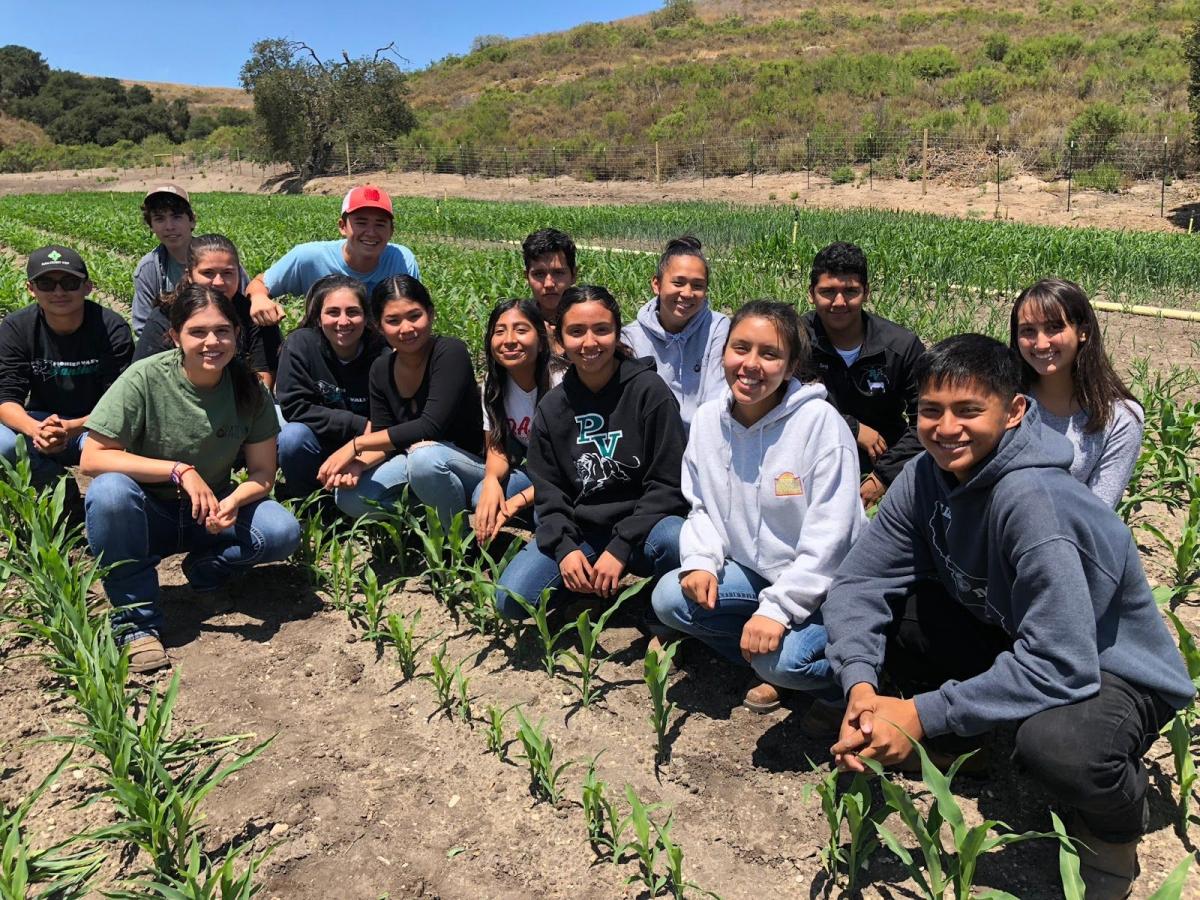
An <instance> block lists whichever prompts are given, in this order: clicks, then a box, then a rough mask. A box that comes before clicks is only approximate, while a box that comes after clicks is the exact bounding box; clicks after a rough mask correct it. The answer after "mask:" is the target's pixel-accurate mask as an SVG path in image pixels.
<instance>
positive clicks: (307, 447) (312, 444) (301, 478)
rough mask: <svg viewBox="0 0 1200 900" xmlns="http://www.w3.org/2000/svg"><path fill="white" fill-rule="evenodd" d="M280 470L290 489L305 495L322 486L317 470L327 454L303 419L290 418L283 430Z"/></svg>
mask: <svg viewBox="0 0 1200 900" xmlns="http://www.w3.org/2000/svg"><path fill="white" fill-rule="evenodd" d="M278 441H279V443H278V446H279V470H280V471H281V472H283V477H284V479H285V480H286V482H287V493H288V495H289V496H292V497H305V496H307V495H309V494H311V493H312V492H313V491H315V490H316V489H317V488H319V487H320V486H321V485H320V483H319V482H318V481H317V470H318V469H320V468H321V463H323V462H324V461H325V457H326V456H327V455H328V454H326V452H325V450H324V448H323V447H322V446H321V442H320V441H319V440H318V439H317V436H316V434H314V433H313V430H312V429H311V428H309V427H308V426H307V425H303V424H301V423H300V422H288V423H287V424H286V425H284V426H283V428H282V430H280V432H279V439H278Z"/></svg>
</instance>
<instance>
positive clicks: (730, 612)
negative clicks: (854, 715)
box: [651, 559, 842, 702]
mask: <svg viewBox="0 0 1200 900" xmlns="http://www.w3.org/2000/svg"><path fill="white" fill-rule="evenodd" d="M682 572H683V570H682V569H678V570H676V571H674V572H670V573H668V574H667V575H664V576H663V578H662V580H661V581H659V582H658V585H657V586H656V587H655V588H654V595H653V597H652V600H651V602H652V603H653V604H654V612H655V615H657V616H658V618H659V620H660V621H661V622H662V623H663V624H664V625H667V626H668V627H670V628H673V629H675V630H676V631H682V632H683V633H684V634H689V635H691V636H692V637H695V638H699V639H700V640H701V641H703V642H704V643H705V644H707V645H708V646H709V647H711V648H712V649H713V650H715V651H716V652H717V653H719V654H721V656H723V657H725V659H727V660H729V661H730V662H731V663H734V664H735V665H738V666H746V665H749V666H750V667H751V668H753V669H754V673H755V674H756V675H757V676H758V677H759V678H760V679H762V680H763V681H765V682H767V683H768V684H773V685H775V686H776V687H781V688H786V689H788V690H793V691H807V692H809V693H812V694H815V695H816V696H817V697H819V698H820V699H822V700H828V701H831V702H837V701H838V700H840V699H841V696H842V692H841V689H840V688H839V687H838V685H837V683H836V682H835V681H834V679H833V673H832V672H831V670H830V667H829V661H828V660H827V659H825V644H826V643H827V640H828V638H827V635H826V634H825V626H824V624H823V623H822V621H821V611H820V610H817V611H816V612H815V613H814V614H813V615H812V616H810V617H809V618H808V619H807V620H806V621H805V622H804V624H803V625H801V626H800V627H799V628H790V627H789V628H788V630H787V631H785V632H784V634H783V639H782V640H781V641H780V643H779V649H778V650H776V651H774V652H773V653H760V654H757V655H755V656H753V657H751V662H749V663H747V662H746V659H745V657H743V656H742V650H741V640H742V629H743V628H744V627H745V625H746V623H747V622H748V621H749V620H750V617H751V616H753V615H754V614H755V613H756V612H758V595H759V593H761V592H762V590H763V589H764V588H765V587H767V586H768V585H769V584H770V582H769V581H767V579H765V578H763V577H762V576H761V575H759V574H758V573H757V572H755V571H754V570H753V569H748V568H746V567H745V566H742V565H739V564H738V563H736V562H734V561H733V560H731V559H727V560H725V569H724V571H723V572H722V573H721V577H720V578H719V579H718V580H717V605H716V607H715V608H713V609H705V608H704V607H703V606H700V605H698V604H696V603H695V602H693V601H692V600H690V599H688V598H687V597H685V596H684V594H683V589H682V588H681V587H680V586H679V576H680V575H681V574H682Z"/></svg>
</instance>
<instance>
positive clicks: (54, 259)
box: [25, 244, 88, 281]
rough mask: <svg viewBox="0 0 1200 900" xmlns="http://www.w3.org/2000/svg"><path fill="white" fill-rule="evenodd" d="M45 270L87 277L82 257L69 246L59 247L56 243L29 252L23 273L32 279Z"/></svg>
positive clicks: (44, 272) (45, 271) (42, 273)
mask: <svg viewBox="0 0 1200 900" xmlns="http://www.w3.org/2000/svg"><path fill="white" fill-rule="evenodd" d="M47 272H67V273H68V274H71V275H78V276H79V277H80V278H87V277H88V270H87V265H85V264H84V261H83V257H82V256H80V255H79V254H78V253H76V252H75V251H74V250H72V249H71V248H70V247H61V246H59V245H58V244H49V245H48V246H45V247H39V248H38V249H36V250H34V251H33V252H32V253H30V254H29V262H28V263H26V265H25V274H26V275H27V276H28V277H29V280H30V281H33V279H35V278H37V277H38V276H39V275H45V274H46V273H47Z"/></svg>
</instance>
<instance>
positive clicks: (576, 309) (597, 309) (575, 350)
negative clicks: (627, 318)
mask: <svg viewBox="0 0 1200 900" xmlns="http://www.w3.org/2000/svg"><path fill="white" fill-rule="evenodd" d="M618 331H619V329H618V327H617V323H616V321H615V320H614V319H613V314H612V313H611V312H609V310H608V308H607V307H606V306H605V305H604V304H603V303H600V302H598V301H595V300H585V301H584V302H583V303H576V304H574V305H572V306H571V307H569V308H568V309H567V311H566V314H565V315H564V316H563V319H562V321H561V322H560V323H559V336H560V339H561V340H562V345H563V353H565V354H566V357H567V359H568V360H570V362H571V364H572V365H573V366H575V371H576V374H578V375H579V377H580V379H582V380H583V382H584V384H586V385H588V386H589V387H590V388H592V390H597V389H598V388H599V387H603V386H604V385H605V384H606V383H607V382H608V380H609V379H610V378H611V377H612V376H613V373H614V372H615V371H616V368H617V360H616V356H615V353H616V349H617V340H618V335H617V332H618Z"/></svg>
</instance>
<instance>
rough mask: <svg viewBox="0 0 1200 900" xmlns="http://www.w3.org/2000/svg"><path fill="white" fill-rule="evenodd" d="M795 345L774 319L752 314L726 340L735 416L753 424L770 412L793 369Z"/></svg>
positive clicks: (741, 420) (726, 378)
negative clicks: (789, 342) (792, 356)
mask: <svg viewBox="0 0 1200 900" xmlns="http://www.w3.org/2000/svg"><path fill="white" fill-rule="evenodd" d="M791 352H792V351H791V348H790V347H789V346H788V344H787V341H786V340H784V338H783V335H781V334H780V333H779V328H778V327H777V326H776V325H775V323H774V322H772V321H771V320H770V319H765V318H762V317H760V316H748V317H747V318H744V319H742V320H741V321H740V322H738V323H737V325H735V326H734V328H733V330H732V331H730V332H729V339H728V340H727V341H726V342H725V355H724V356H723V358H722V364H723V365H724V367H725V380H726V381H727V382H729V388H730V390H731V391H732V392H733V403H734V410H733V415H734V418H736V419H737V420H738V421H739V422H741V423H742V424H743V425H747V426H749V425H752V424H754V423H755V422H757V421H758V420H759V419H761V418H762V417H763V416H764V415H766V414H767V413H768V412H770V411H771V410H772V409H773V408H774V407H775V406H776V405H778V403H779V400H780V398H781V396H782V393H781V391H780V387H781V386H782V385H783V384H784V382H786V381H787V379H788V377H789V376H790V374H791V371H792V359H791Z"/></svg>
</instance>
